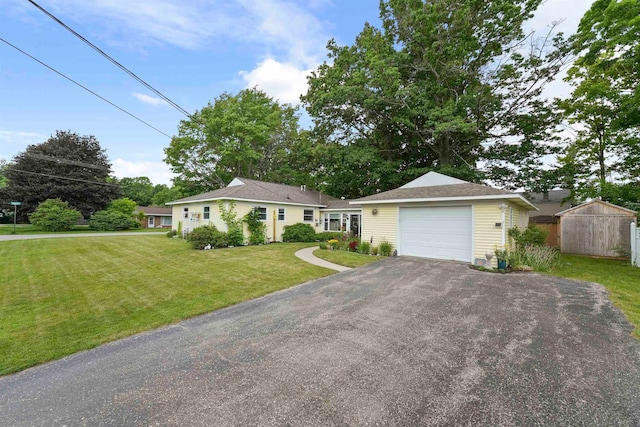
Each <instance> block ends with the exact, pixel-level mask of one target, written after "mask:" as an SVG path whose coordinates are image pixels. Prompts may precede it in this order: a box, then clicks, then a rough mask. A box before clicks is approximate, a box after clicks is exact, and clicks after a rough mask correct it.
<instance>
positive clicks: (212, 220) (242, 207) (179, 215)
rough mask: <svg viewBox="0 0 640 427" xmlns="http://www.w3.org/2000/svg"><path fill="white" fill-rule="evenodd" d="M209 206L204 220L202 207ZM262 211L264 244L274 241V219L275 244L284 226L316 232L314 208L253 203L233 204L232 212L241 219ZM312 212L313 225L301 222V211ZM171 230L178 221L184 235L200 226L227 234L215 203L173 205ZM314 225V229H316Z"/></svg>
mask: <svg viewBox="0 0 640 427" xmlns="http://www.w3.org/2000/svg"><path fill="white" fill-rule="evenodd" d="M205 206H209V219H204V207H205ZM258 206H259V207H262V208H266V209H267V220H266V221H265V224H266V225H267V231H266V237H267V240H268V241H274V219H275V241H282V233H283V232H284V227H285V226H287V225H293V224H296V223H299V222H301V223H304V224H309V225H311V226H312V227H313V228H314V230H316V232H318V231H320V221H319V218H320V210H319V209H318V208H315V207H309V206H294V205H281V204H277V203H264V202H263V203H257V202H242V201H238V202H235V212H236V214H237V218H238V219H241V218H243V217H244V216H245V215H246V214H248V213H249V212H251V210H252V209H253V208H254V207H258ZM185 207H186V208H189V218H188V219H185V218H184V217H183V212H184V211H183V209H184V208H185ZM278 209H284V210H285V220H284V221H279V220H278ZM305 209H313V212H314V213H313V219H314V220H313V222H308V221H307V222H305V221H304V210H305ZM172 216H173V220H172V223H173V224H172V227H173V229H174V230H177V229H178V221H182V229H183V231H184V232H189V231H191V230H193V229H194V228H197V227H201V226H203V225H214V226H215V227H216V228H217V229H218V230H220V231H225V232H226V231H227V225H226V224H225V222H224V221H223V220H222V218H221V217H220V209H219V207H218V201H212V202H198V203H184V204H179V205H173V210H172ZM316 224H318V226H316ZM244 235H245V238H248V236H249V232H248V230H247V227H246V225H245V226H244Z"/></svg>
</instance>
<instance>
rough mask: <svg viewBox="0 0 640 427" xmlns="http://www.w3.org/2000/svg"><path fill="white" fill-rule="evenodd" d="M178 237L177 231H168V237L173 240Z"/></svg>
mask: <svg viewBox="0 0 640 427" xmlns="http://www.w3.org/2000/svg"><path fill="white" fill-rule="evenodd" d="M177 235H178V232H177V231H176V230H170V231H167V237H170V238H173V237H175V236H177Z"/></svg>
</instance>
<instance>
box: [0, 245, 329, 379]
mask: <svg viewBox="0 0 640 427" xmlns="http://www.w3.org/2000/svg"><path fill="white" fill-rule="evenodd" d="M309 245H310V244H272V245H266V246H253V247H240V248H232V249H217V250H213V251H194V250H192V249H190V248H189V247H188V245H187V243H186V242H184V241H182V240H180V239H168V238H166V237H164V236H130V237H129V236H121V237H115V236H114V237H99V238H83V239H40V240H19V241H7V242H0V271H1V272H2V275H0V375H6V374H9V373H11V372H16V371H19V370H22V369H25V368H27V367H29V366H33V365H36V364H39V363H43V362H46V361H49V360H53V359H57V358H60V357H63V356H65V355H68V354H72V353H75V352H77V351H80V350H85V349H89V348H92V347H96V346H98V345H100V344H103V343H106V342H108V341H113V340H115V339H118V338H122V337H126V336H129V335H132V334H135V333H137V332H141V331H145V330H149V329H153V328H157V327H159V326H162V325H166V324H169V323H174V322H177V321H179V320H182V319H186V318H189V317H193V316H196V315H198V314H202V313H207V312H210V311H213V310H216V309H219V308H222V307H225V306H228V305H231V304H236V303H239V302H241V301H245V300H248V299H252V298H256V297H259V296H261V295H265V294H268V293H271V292H274V291H277V290H280V289H285V288H288V287H291V286H293V285H297V284H300V283H304V282H306V281H309V280H313V279H316V278H319V277H323V276H326V275H329V274H331V273H332V271H330V270H327V269H324V268H321V267H316V266H313V265H310V264H308V263H306V262H304V261H302V260H300V259H298V258H296V257H295V256H294V253H295V251H296V250H298V249H301V248H303V247H306V246H309Z"/></svg>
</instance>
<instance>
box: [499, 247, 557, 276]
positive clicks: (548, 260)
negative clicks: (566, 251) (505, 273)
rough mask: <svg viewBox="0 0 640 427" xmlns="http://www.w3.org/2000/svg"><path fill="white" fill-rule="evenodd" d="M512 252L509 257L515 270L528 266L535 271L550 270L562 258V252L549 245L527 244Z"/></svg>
mask: <svg viewBox="0 0 640 427" xmlns="http://www.w3.org/2000/svg"><path fill="white" fill-rule="evenodd" d="M512 252H513V255H511V254H510V256H509V258H508V259H509V263H510V265H511V268H513V269H514V270H517V269H523V267H524V266H527V267H531V268H532V269H533V270H535V271H549V270H551V269H552V268H553V267H554V266H555V265H556V263H557V262H558V260H559V259H560V252H558V250H557V249H555V248H550V247H549V246H542V245H526V246H523V247H520V248H517V249H516V250H515V251H512Z"/></svg>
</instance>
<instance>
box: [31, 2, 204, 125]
mask: <svg viewBox="0 0 640 427" xmlns="http://www.w3.org/2000/svg"><path fill="white" fill-rule="evenodd" d="M28 1H29V3H31V4H32V5H34V6H35V7H37V8H38V9H39V10H41V11H42V12H43V13H44V14H45V15H47V16H48V17H49V18H51V19H53V20H54V21H55V22H57V23H58V24H60V25H61V26H62V27H64V28H65V29H66V30H67V31H69V32H70V33H71V34H73V35H74V36H76V37H77V38H79V39H80V40H82V41H83V42H84V43H86V44H87V45H89V46H91V48H92V49H94V50H95V51H96V52H98V53H99V54H100V55H102V56H104V57H105V58H107V59H108V60H109V61H111V62H112V63H113V64H114V65H115V66H117V67H118V68H120V69H121V70H122V71H124V72H125V73H127V74H128V75H129V76H131V77H133V78H134V79H136V80H137V81H138V82H140V83H141V84H142V85H143V86H144V87H146V88H147V89H149V90H150V91H152V92H153V93H155V94H156V95H158V96H159V97H160V98H162V99H163V100H165V101H166V102H167V103H168V104H169V105H171V106H172V107H173V108H175V109H176V110H178V111H179V112H181V113H182V114H184V115H185V116H187V117H189V118H190V119H193V117H192V116H191V114H189V112H188V111H187V110H185V109H184V108H182V107H181V106H179V105H178V104H176V103H175V102H173V101H172V100H171V99H169V98H168V97H166V96H165V95H164V94H163V93H162V92H160V91H159V90H157V89H156V88H154V87H153V86H151V85H150V84H149V83H147V82H145V81H144V80H142V79H141V78H140V77H138V76H137V75H136V74H135V73H134V72H133V71H131V70H129V69H128V68H127V67H125V66H124V65H122V64H120V63H119V62H118V61H116V60H115V59H113V58H112V57H111V56H109V55H108V54H107V53H105V52H104V51H103V50H102V49H100V48H99V47H97V46H96V45H94V44H93V43H91V42H90V41H89V40H87V39H86V38H84V37H83V36H82V35H81V34H79V33H77V32H76V31H75V30H74V29H73V28H71V27H69V26H68V25H67V24H65V23H64V22H62V21H61V20H60V19H58V18H57V17H56V16H54V15H53V14H52V13H51V12H49V11H47V10H46V9H44V8H43V7H42V6H40V5H39V4H38V3H36V2H35V1H33V0H28Z"/></svg>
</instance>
